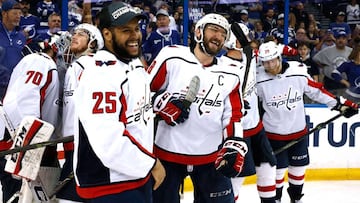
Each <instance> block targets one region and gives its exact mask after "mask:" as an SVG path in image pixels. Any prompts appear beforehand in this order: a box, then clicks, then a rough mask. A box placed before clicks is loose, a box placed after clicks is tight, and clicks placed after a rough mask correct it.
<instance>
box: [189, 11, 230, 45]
mask: <svg viewBox="0 0 360 203" xmlns="http://www.w3.org/2000/svg"><path fill="white" fill-rule="evenodd" d="M207 24H214V25H217V26H220V27H222V28H223V29H224V30H225V31H226V38H225V41H227V40H228V39H229V38H230V25H229V22H228V20H227V19H226V18H225V17H224V16H222V15H219V14H216V13H210V14H206V15H205V16H203V17H202V18H201V19H200V20H199V21H198V22H197V23H196V25H195V30H197V29H200V34H201V36H200V38H197V37H196V36H195V41H196V42H197V43H200V42H203V40H204V29H205V26H206V25H207Z"/></svg>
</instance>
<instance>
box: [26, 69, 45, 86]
mask: <svg viewBox="0 0 360 203" xmlns="http://www.w3.org/2000/svg"><path fill="white" fill-rule="evenodd" d="M26 75H28V77H27V79H26V81H25V83H28V82H31V83H33V84H34V85H40V83H41V80H42V78H43V74H42V73H40V72H36V71H32V70H31V71H28V72H27V73H26Z"/></svg>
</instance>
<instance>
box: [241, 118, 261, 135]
mask: <svg viewBox="0 0 360 203" xmlns="http://www.w3.org/2000/svg"><path fill="white" fill-rule="evenodd" d="M263 128H264V125H263V123H262V122H261V121H260V122H259V123H258V124H257V126H256V127H255V128H251V129H246V130H245V129H244V137H251V136H254V135H256V134H258V133H259V132H260V131H261V129H263Z"/></svg>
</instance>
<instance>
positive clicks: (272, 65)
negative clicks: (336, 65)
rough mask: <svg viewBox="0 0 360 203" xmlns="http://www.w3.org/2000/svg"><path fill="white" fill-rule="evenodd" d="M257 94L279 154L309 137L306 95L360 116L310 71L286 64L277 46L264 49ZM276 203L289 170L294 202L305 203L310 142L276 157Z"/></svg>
mask: <svg viewBox="0 0 360 203" xmlns="http://www.w3.org/2000/svg"><path fill="white" fill-rule="evenodd" d="M259 60H260V61H261V63H262V66H261V67H258V75H257V86H256V87H257V91H258V95H259V98H260V102H261V104H262V105H261V106H262V108H263V110H264V114H263V117H262V118H263V124H264V128H265V131H266V135H267V136H268V138H269V140H270V143H271V145H272V148H273V150H274V151H276V150H279V149H280V148H282V147H283V146H284V145H286V144H287V143H289V142H290V141H292V140H294V139H297V138H300V137H302V136H306V133H307V127H306V121H305V109H304V101H303V95H304V94H305V95H306V96H308V97H309V98H310V99H312V100H315V101H317V102H319V103H323V104H326V105H327V106H328V107H329V108H331V109H332V110H337V111H340V112H341V113H342V114H343V115H344V116H345V117H347V118H349V117H351V116H353V115H355V114H357V113H358V109H357V108H358V106H357V104H354V103H353V102H351V101H349V100H345V99H339V98H336V97H335V96H334V95H332V94H331V93H329V92H328V91H327V90H325V89H324V88H323V86H322V84H320V83H317V82H315V81H314V80H313V79H312V78H311V76H310V75H309V74H308V73H307V67H306V66H305V65H303V64H302V63H299V62H297V61H289V62H282V60H281V54H280V52H279V49H278V47H277V45H276V44H275V43H274V42H271V41H270V42H267V43H264V44H262V45H260V48H259ZM276 159H277V170H276V200H277V202H280V201H281V196H282V188H283V185H284V174H285V171H286V169H288V181H289V187H288V189H287V191H288V194H289V196H290V199H291V202H292V203H295V202H301V200H300V199H301V197H302V196H303V194H302V189H303V185H304V178H305V170H306V166H307V165H308V164H309V154H308V148H307V140H306V139H303V140H301V141H299V142H298V143H297V144H295V145H294V146H292V147H290V148H289V149H286V150H284V151H282V152H279V153H278V154H276Z"/></svg>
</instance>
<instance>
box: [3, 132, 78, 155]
mask: <svg viewBox="0 0 360 203" xmlns="http://www.w3.org/2000/svg"><path fill="white" fill-rule="evenodd" d="M73 140H74V136H69V137H62V138H59V139H55V140H51V141H46V142H39V143H35V144H30V145H26V146H23V147H17V148H14V149H9V150H5V151H1V152H0V157H3V156H5V155H8V154H14V153H18V152H25V151H27V150H32V149H37V148H40V147H46V146H53V145H56V144H58V143H62V142H71V141H73Z"/></svg>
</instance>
